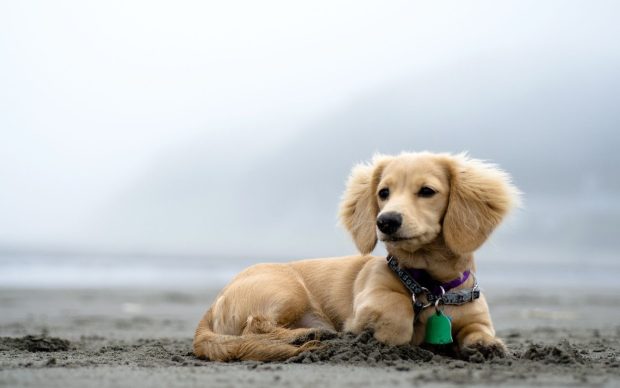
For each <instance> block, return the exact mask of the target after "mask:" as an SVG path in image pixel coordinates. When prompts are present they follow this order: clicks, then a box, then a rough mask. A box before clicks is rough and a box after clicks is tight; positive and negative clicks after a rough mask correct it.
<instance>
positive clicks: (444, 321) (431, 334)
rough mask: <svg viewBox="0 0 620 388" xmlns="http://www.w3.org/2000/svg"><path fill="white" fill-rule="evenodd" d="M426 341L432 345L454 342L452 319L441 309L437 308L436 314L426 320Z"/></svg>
mask: <svg viewBox="0 0 620 388" xmlns="http://www.w3.org/2000/svg"><path fill="white" fill-rule="evenodd" d="M424 342H426V343H427V344H431V345H446V344H451V343H452V342H453V340H452V321H450V317H448V316H447V315H444V313H442V312H441V310H436V312H435V314H433V315H431V316H430V317H429V318H428V319H427V320H426V337H425V338H424Z"/></svg>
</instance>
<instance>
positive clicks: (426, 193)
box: [418, 186, 437, 198]
mask: <svg viewBox="0 0 620 388" xmlns="http://www.w3.org/2000/svg"><path fill="white" fill-rule="evenodd" d="M436 193H437V192H436V191H435V190H433V189H431V188H430V187H426V186H423V187H422V188H421V189H420V191H418V196H419V197H422V198H430V197H432V196H433V195H435V194H436Z"/></svg>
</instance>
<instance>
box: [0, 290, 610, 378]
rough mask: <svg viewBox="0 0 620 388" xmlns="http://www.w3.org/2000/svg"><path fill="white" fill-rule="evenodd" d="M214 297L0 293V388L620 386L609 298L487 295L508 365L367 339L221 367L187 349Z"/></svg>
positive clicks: (343, 338) (344, 338)
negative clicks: (283, 358)
mask: <svg viewBox="0 0 620 388" xmlns="http://www.w3.org/2000/svg"><path fill="white" fill-rule="evenodd" d="M215 292H216V290H215V289H212V290H204V291H197V290H192V291H183V292H179V291H175V292H169V291H162V290H157V291H153V290H148V291H147V290H15V289H5V290H0V311H2V315H1V317H0V337H1V338H0V386H7V387H9V386H10V387H17V386H37V387H40V386H46V387H82V386H131V387H146V386H149V387H150V386H166V387H185V386H195V385H198V384H199V385H201V386H209V387H233V386H254V387H293V386H295V387H296V386H308V387H315V386H325V387H341V386H360V387H370V386H412V385H413V386H416V385H425V386H426V385H436V386H454V385H467V386H494V385H498V384H502V385H508V386H532V385H543V386H610V387H611V386H620V324H618V322H619V321H618V320H617V319H618V314H619V313H618V311H619V310H620V309H619V308H618V307H620V297H618V295H616V294H613V293H611V294H610V293H606V294H605V295H606V297H601V296H600V295H601V294H599V293H597V292H592V293H591V294H587V295H584V294H583V293H582V294H567V293H566V292H556V293H555V294H548V293H547V294H546V295H544V296H526V295H539V294H537V293H532V292H529V291H528V290H518V291H517V290H512V291H511V292H503V293H497V294H496V295H495V296H491V295H489V302H490V304H491V308H492V311H493V312H494V316H495V323H496V326H497V328H498V334H499V335H500V336H501V337H502V338H503V339H504V340H505V342H506V343H507V345H508V349H509V354H508V357H506V358H503V359H493V360H484V359H482V358H475V357H474V358H473V359H472V360H469V361H464V360H459V359H457V358H455V357H453V356H452V355H450V354H449V353H448V354H444V355H440V354H435V353H433V352H431V351H428V350H425V349H421V348H418V347H410V346H399V347H390V346H386V345H383V344H380V343H377V342H376V341H375V340H374V338H373V337H372V335H371V334H370V333H362V334H360V335H352V334H340V335H338V336H337V337H336V338H332V339H328V340H325V341H324V344H325V346H324V347H323V348H322V349H320V350H318V351H315V352H308V353H303V354H301V355H299V356H297V357H294V358H292V359H289V360H288V361H286V362H279V363H259V362H235V363H219V362H210V361H204V360H199V359H196V358H195V357H194V356H193V355H192V354H191V351H190V350H191V336H192V332H193V329H194V326H195V324H196V323H197V321H198V319H199V318H200V315H201V314H202V313H203V311H204V309H205V308H206V307H207V305H208V304H209V302H210V301H211V300H212V299H213V297H214V295H215ZM515 292H518V293H520V294H522V295H524V297H523V298H518V299H515V297H514V295H515ZM565 295H573V296H574V297H573V298H571V299H570V300H567V298H566V297H565ZM495 312H496V314H495Z"/></svg>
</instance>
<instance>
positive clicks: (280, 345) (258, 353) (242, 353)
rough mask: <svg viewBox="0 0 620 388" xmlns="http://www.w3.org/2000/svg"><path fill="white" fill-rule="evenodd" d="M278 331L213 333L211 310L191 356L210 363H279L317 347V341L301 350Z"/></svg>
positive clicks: (200, 324)
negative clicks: (245, 361)
mask: <svg viewBox="0 0 620 388" xmlns="http://www.w3.org/2000/svg"><path fill="white" fill-rule="evenodd" d="M289 341H290V338H287V337H286V336H282V335H280V334H279V333H278V331H275V332H271V333H260V334H242V335H227V334H218V333H214V332H213V318H212V312H211V309H209V311H207V313H206V314H205V316H204V318H203V319H202V320H201V321H200V323H199V324H198V328H197V329H196V334H195V336H194V345H193V346H194V355H195V356H196V357H198V358H206V359H208V360H211V361H233V360H255V361H282V360H286V359H288V358H290V357H293V356H296V355H298V354H299V353H301V352H304V351H306V350H311V349H315V348H317V347H318V345H317V342H318V341H309V342H306V343H304V344H302V345H300V346H296V345H293V344H291V343H289Z"/></svg>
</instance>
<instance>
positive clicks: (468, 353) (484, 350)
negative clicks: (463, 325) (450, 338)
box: [459, 334, 506, 362]
mask: <svg viewBox="0 0 620 388" xmlns="http://www.w3.org/2000/svg"><path fill="white" fill-rule="evenodd" d="M459 353H460V356H461V358H463V359H464V360H467V361H471V362H484V361H485V360H492V359H496V358H504V357H506V345H504V343H503V342H502V340H500V339H499V338H495V337H491V336H489V335H486V334H481V335H475V334H474V335H470V336H469V337H468V338H467V339H466V341H463V343H462V344H461V346H460V347H459Z"/></svg>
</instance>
